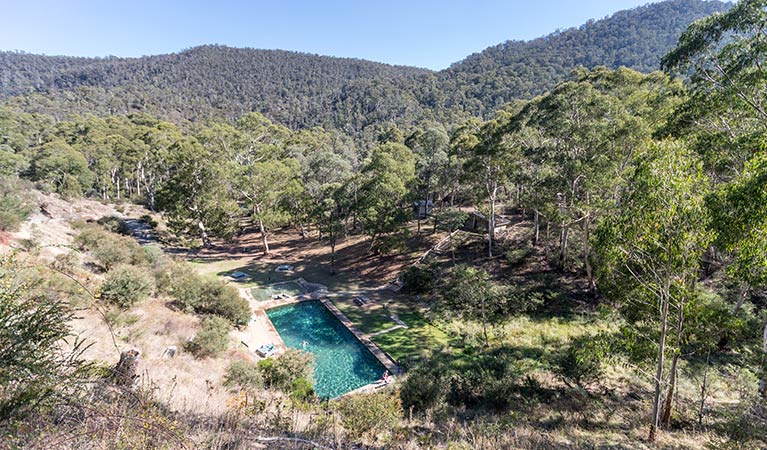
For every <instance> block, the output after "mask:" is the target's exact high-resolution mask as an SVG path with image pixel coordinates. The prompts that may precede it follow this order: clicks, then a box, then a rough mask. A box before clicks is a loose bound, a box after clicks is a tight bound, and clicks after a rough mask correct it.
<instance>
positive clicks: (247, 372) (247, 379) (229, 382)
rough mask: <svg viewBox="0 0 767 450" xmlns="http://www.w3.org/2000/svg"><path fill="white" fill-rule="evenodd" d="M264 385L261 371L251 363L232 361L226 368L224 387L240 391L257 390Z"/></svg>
mask: <svg viewBox="0 0 767 450" xmlns="http://www.w3.org/2000/svg"><path fill="white" fill-rule="evenodd" d="M263 385H264V379H263V377H262V376H261V370H260V369H259V367H258V365H257V364H255V363H252V362H250V361H232V363H231V364H229V367H227V368H226V374H225V375H224V386H229V387H237V388H240V389H255V388H260V387H262V386H263Z"/></svg>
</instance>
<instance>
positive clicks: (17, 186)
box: [0, 177, 37, 231]
mask: <svg viewBox="0 0 767 450" xmlns="http://www.w3.org/2000/svg"><path fill="white" fill-rule="evenodd" d="M27 189H28V187H26V186H25V185H24V183H23V182H22V181H21V180H18V179H15V178H11V177H0V231H15V230H16V229H18V227H19V225H21V223H22V222H23V221H25V220H26V219H27V217H29V215H30V214H32V212H33V211H34V210H35V208H36V206H37V205H36V204H35V201H34V197H33V196H32V195H31V194H29V193H28V191H27Z"/></svg>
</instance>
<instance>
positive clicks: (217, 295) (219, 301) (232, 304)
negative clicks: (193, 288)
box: [194, 280, 251, 325]
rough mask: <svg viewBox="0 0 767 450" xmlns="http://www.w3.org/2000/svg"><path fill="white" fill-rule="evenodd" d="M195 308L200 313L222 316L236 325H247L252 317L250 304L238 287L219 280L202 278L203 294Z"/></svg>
mask: <svg viewBox="0 0 767 450" xmlns="http://www.w3.org/2000/svg"><path fill="white" fill-rule="evenodd" d="M194 310H195V312H197V313H199V314H215V315H217V316H221V317H223V318H224V319H226V320H228V321H230V322H232V323H233V324H234V325H247V323H248V322H249V321H250V317H251V311H250V305H249V304H248V302H247V300H245V299H244V298H242V297H240V293H239V292H238V291H237V289H236V288H234V287H232V286H229V285H227V284H226V283H224V282H221V281H217V280H202V283H201V295H200V298H199V300H198V303H197V305H196V307H195V308H194Z"/></svg>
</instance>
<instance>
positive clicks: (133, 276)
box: [101, 265, 155, 308]
mask: <svg viewBox="0 0 767 450" xmlns="http://www.w3.org/2000/svg"><path fill="white" fill-rule="evenodd" d="M154 290H155V283H154V277H152V274H150V273H149V272H147V271H146V270H145V269H144V268H141V267H135V266H127V265H120V266H117V267H115V268H114V269H112V270H110V271H109V272H107V274H106V278H105V279H104V284H103V285H102V286H101V296H102V298H104V299H105V300H106V301H108V302H111V303H114V304H116V305H118V306H120V307H121V308H130V307H132V306H135V305H136V304H137V303H139V302H142V301H144V300H146V299H147V298H148V297H149V296H151V295H153V294H154Z"/></svg>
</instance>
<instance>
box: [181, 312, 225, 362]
mask: <svg viewBox="0 0 767 450" xmlns="http://www.w3.org/2000/svg"><path fill="white" fill-rule="evenodd" d="M231 327H232V326H231V324H230V323H229V322H228V321H227V320H226V319H223V318H221V317H216V316H211V317H206V318H204V319H203V320H202V329H201V330H200V331H199V332H198V333H197V334H196V335H195V337H194V338H193V339H192V340H190V341H187V342H186V343H185V344H184V349H186V350H187V351H188V352H190V353H192V354H193V355H194V356H196V357H198V358H207V357H214V356H217V355H218V354H219V353H221V352H223V351H224V350H226V348H227V346H228V345H229V330H230V329H231Z"/></svg>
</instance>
